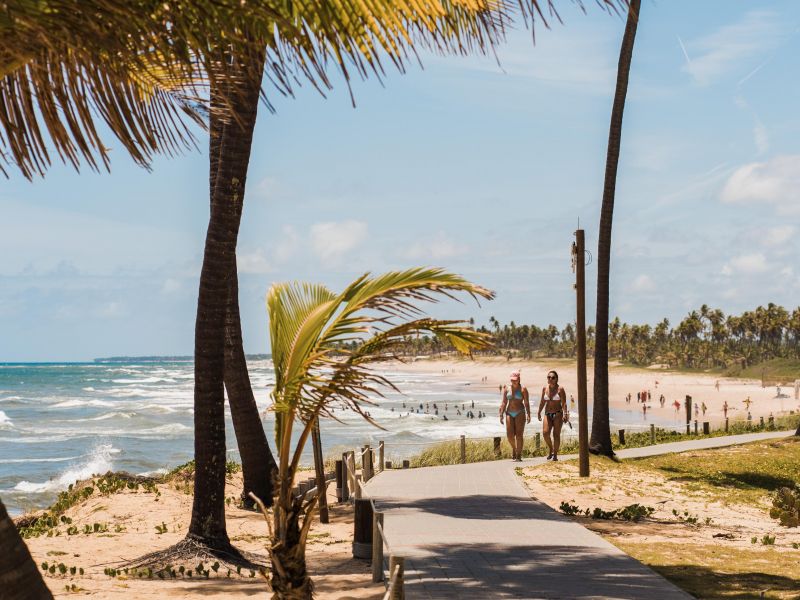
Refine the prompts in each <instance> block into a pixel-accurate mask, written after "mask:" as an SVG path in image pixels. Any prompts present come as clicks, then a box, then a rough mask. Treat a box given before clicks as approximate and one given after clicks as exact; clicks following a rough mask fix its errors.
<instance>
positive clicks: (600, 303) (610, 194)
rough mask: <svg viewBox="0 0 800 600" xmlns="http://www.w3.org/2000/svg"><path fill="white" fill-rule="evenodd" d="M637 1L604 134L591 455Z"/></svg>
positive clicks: (606, 450)
mask: <svg viewBox="0 0 800 600" xmlns="http://www.w3.org/2000/svg"><path fill="white" fill-rule="evenodd" d="M640 7H641V0H631V2H630V6H629V7H628V20H627V23H626V24H625V34H624V35H623V36H622V47H621V48H620V51H619V65H618V67H617V87H616V90H615V92H614V104H613V106H612V108H611V126H610V128H609V133H608V154H607V156H606V174H605V183H604V185H603V206H602V208H601V211H600V235H599V236H598V242H597V314H596V319H595V351H594V356H595V360H594V410H593V414H592V436H591V440H590V442H589V450H591V451H592V452H593V453H595V454H604V455H606V456H612V455H613V454H614V450H613V449H612V448H611V425H610V422H609V419H608V301H609V271H610V267H611V224H612V220H613V218H614V195H615V193H616V187H617V165H618V164H619V147H620V141H621V139H622V113H623V112H624V110H625V97H626V96H627V94H628V75H629V74H630V70H631V58H632V56H633V42H634V40H635V38H636V26H637V25H638V23H639V9H640Z"/></svg>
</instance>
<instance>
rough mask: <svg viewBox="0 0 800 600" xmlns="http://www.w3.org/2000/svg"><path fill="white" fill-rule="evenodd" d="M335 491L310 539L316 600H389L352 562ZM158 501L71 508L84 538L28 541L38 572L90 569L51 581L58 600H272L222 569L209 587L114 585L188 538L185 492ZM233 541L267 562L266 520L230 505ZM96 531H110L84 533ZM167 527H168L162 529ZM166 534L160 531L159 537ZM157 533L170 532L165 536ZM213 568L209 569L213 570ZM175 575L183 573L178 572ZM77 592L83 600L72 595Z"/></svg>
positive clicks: (237, 483) (128, 499)
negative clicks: (139, 562)
mask: <svg viewBox="0 0 800 600" xmlns="http://www.w3.org/2000/svg"><path fill="white" fill-rule="evenodd" d="M328 489H329V506H330V508H331V511H330V523H329V524H325V525H323V524H321V523H319V521H318V520H317V521H316V522H315V523H314V526H313V527H312V530H311V534H310V535H309V543H308V548H307V564H308V568H309V571H310V575H311V578H312V579H313V581H314V586H315V590H316V594H315V596H316V597H318V598H323V599H326V600H334V599H345V598H353V599H376V598H381V597H382V596H383V593H384V587H383V584H374V583H372V577H371V572H370V565H369V561H365V560H357V559H354V558H353V557H352V548H351V543H352V537H353V508H352V507H351V506H349V505H337V504H336V499H335V496H333V495H331V494H330V492H331V491H332V489H331V487H329V488H328ZM158 490H159V492H160V495H158V496H156V495H155V494H154V493H150V492H145V491H142V490H139V491H137V492H133V491H129V490H125V491H122V492H119V493H115V494H113V495H110V496H100V495H98V494H93V495H92V497H90V498H89V499H88V500H86V501H84V502H82V503H80V504H78V505H76V506H74V507H72V508H70V509H69V510H68V511H67V512H66V513H65V516H66V517H68V518H70V519H72V526H76V527H77V528H78V530H79V533H77V534H74V535H68V534H67V529H68V525H67V524H62V525H60V526H59V527H57V528H56V531H58V533H59V535H58V536H55V535H54V536H53V537H47V536H46V535H41V536H39V537H34V538H29V539H27V540H25V542H26V544H27V545H28V548H29V549H30V551H31V554H32V555H33V559H34V561H35V562H36V564H37V565H41V564H42V563H44V562H47V563H48V564H49V565H54V564H55V565H57V564H59V563H63V564H64V565H65V566H66V568H67V569H68V570H69V568H70V567H75V568H76V571H77V570H78V569H81V568H82V569H84V575H80V574H76V575H75V576H72V575H70V574H69V571H68V572H67V574H65V575H61V574H59V573H58V571H56V573H55V574H52V575H51V574H49V573H48V574H46V575H45V581H46V582H47V585H48V587H49V588H50V590H51V591H52V592H53V595H54V596H55V597H57V598H60V597H73V596H76V595H86V594H88V595H91V596H92V597H93V598H98V599H100V598H103V599H105V598H137V599H142V600H156V599H158V598H176V599H177V598H187V599H188V598H195V597H197V595H198V594H202V596H203V597H204V598H220V599H222V598H231V597H245V596H260V597H266V594H267V593H268V589H269V588H268V586H267V583H266V581H265V580H264V578H263V577H262V576H261V575H260V574H259V573H257V572H256V573H254V574H253V576H251V574H250V572H249V570H247V569H243V570H242V572H241V574H237V573H236V572H235V570H234V571H232V572H231V574H230V576H229V575H228V568H227V567H226V566H224V565H223V566H221V567H220V568H219V570H218V571H217V572H216V573H214V572H212V573H211V574H210V576H209V578H208V579H205V578H203V577H198V576H197V575H195V576H194V577H193V578H191V579H189V578H186V577H178V578H176V579H164V580H162V579H159V578H157V577H155V576H154V577H153V578H152V579H147V578H144V579H141V578H136V577H133V576H130V575H125V574H119V575H117V576H116V577H110V576H109V575H107V574H105V569H107V568H109V567H112V568H116V569H122V568H123V567H124V566H125V564H126V563H128V562H129V561H131V560H133V559H135V558H137V557H139V556H142V555H144V554H147V553H149V552H152V551H154V550H160V549H165V548H168V547H169V546H170V545H172V544H175V543H177V542H179V541H180V540H181V539H183V537H184V536H185V535H186V531H187V528H188V525H189V519H190V515H191V511H192V496H191V495H190V494H188V493H186V490H185V489H183V488H181V489H176V486H173V485H171V484H162V485H159V486H158ZM240 493H241V474H239V475H234V476H233V477H231V478H229V480H228V483H227V487H226V494H225V495H226V497H231V496H235V497H238V495H239V494H240ZM226 520H227V528H228V535H229V536H230V539H231V542H232V543H233V544H234V546H236V547H237V548H238V549H240V550H243V551H247V552H252V553H256V554H260V555H262V556H264V557H266V544H267V543H268V537H267V535H268V529H267V524H266V523H265V521H264V518H263V516H262V515H261V513H258V512H253V511H248V510H242V509H240V508H237V507H236V506H235V504H234V503H233V502H232V503H231V504H230V505H228V506H227V507H226ZM95 523H98V524H99V525H100V526H101V529H106V528H107V531H101V532H93V533H90V534H85V533H83V529H84V527H85V526H86V525H89V526H90V528H93V527H94V524H95ZM164 526H166V527H165V528H164ZM159 528H160V529H159ZM159 531H164V532H163V533H159ZM198 562H199V560H198V561H194V562H193V563H186V564H185V565H184V566H185V569H187V570H188V569H196V564H197V563H198ZM212 564H213V561H205V569H210V568H211V565H212ZM174 567H175V568H176V569H177V568H178V567H179V565H178V564H175V565H174ZM72 585H75V586H76V587H77V588H78V590H79V594H76V593H75V592H74V591H67V590H66V586H72Z"/></svg>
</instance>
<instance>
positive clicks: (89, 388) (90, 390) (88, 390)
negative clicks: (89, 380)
mask: <svg viewBox="0 0 800 600" xmlns="http://www.w3.org/2000/svg"><path fill="white" fill-rule="evenodd" d="M83 391H84V392H94V391H96V390H95V389H94V388H93V387H91V386H89V387H85V388H83Z"/></svg>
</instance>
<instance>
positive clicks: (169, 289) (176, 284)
mask: <svg viewBox="0 0 800 600" xmlns="http://www.w3.org/2000/svg"><path fill="white" fill-rule="evenodd" d="M181 287H183V286H181V282H180V281H178V280H177V279H174V278H172V277H170V278H169V279H167V280H166V281H164V285H162V286H161V293H162V294H174V293H175V292H178V291H180V289H181Z"/></svg>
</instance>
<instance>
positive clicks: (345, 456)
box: [336, 452, 350, 502]
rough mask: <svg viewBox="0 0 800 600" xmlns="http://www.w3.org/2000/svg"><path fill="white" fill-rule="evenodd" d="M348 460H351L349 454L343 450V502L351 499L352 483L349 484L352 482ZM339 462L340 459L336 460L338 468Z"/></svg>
mask: <svg viewBox="0 0 800 600" xmlns="http://www.w3.org/2000/svg"><path fill="white" fill-rule="evenodd" d="M348 461H349V454H348V453H347V452H342V460H341V463H342V490H341V491H342V494H341V500H340V501H341V502H347V501H348V500H350V485H349V483H350V472H349V471H348V470H347V467H348V465H349V463H348ZM339 462H340V461H338V460H337V461H336V463H337V468H338V463H339Z"/></svg>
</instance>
